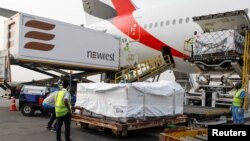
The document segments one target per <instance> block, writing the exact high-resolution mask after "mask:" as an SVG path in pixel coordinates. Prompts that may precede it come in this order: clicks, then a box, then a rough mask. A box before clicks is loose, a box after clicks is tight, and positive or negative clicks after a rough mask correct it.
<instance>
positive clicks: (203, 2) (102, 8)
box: [82, 0, 250, 72]
mask: <svg viewBox="0 0 250 141" xmlns="http://www.w3.org/2000/svg"><path fill="white" fill-rule="evenodd" d="M82 1H83V7H84V13H85V18H86V19H85V21H86V23H85V24H86V26H87V27H90V28H92V29H96V30H100V31H104V32H107V33H111V34H114V35H116V36H121V37H123V42H130V43H129V48H130V50H131V52H134V53H135V54H137V55H138V58H139V62H140V61H142V60H145V59H148V58H153V57H155V56H157V55H159V54H161V53H163V55H164V54H168V53H169V54H171V55H172V57H173V59H174V62H175V69H176V70H179V71H184V72H195V70H194V67H192V66H191V65H190V64H189V63H188V62H186V61H184V59H183V58H185V57H188V56H190V54H188V53H187V52H186V53H184V52H183V49H184V41H185V40H187V39H189V38H190V37H192V35H193V34H194V31H197V32H198V33H203V32H204V30H209V31H212V30H219V29H221V30H223V29H230V28H234V29H237V30H238V31H241V30H243V28H245V27H246V26H249V13H248V10H249V9H250V1H249V0H232V1H228V0H219V1H218V0H209V1H208V0H187V1H183V0H181V1H180V0H179V1H178V0H175V1H171V2H170V1H167V0H143V1H142V0H141V1H139V0H137V1H136V0H82ZM236 10H244V11H245V12H246V13H248V15H245V17H240V18H238V19H237V18H236V19H227V18H224V19H223V18H221V19H220V18H218V20H212V21H208V22H207V23H202V22H201V23H200V24H201V25H202V24H203V25H204V26H203V27H201V26H200V25H199V24H197V23H196V22H194V21H193V17H197V16H202V15H210V14H217V13H224V12H229V11H230V12H231V11H236ZM227 20H231V21H229V22H228V21H227ZM233 20H235V21H233ZM230 23H231V24H230ZM211 24H213V25H211ZM232 25H233V26H232ZM235 25H237V26H235Z"/></svg>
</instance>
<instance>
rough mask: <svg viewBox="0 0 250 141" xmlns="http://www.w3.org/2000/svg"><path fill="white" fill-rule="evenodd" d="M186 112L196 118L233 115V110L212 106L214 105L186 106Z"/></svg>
mask: <svg viewBox="0 0 250 141" xmlns="http://www.w3.org/2000/svg"><path fill="white" fill-rule="evenodd" d="M184 114H186V115H188V116H189V117H191V118H196V119H207V118H214V117H220V116H222V115H223V116H225V115H231V111H230V110H229V109H228V108H212V107H201V106H190V105H185V106H184Z"/></svg>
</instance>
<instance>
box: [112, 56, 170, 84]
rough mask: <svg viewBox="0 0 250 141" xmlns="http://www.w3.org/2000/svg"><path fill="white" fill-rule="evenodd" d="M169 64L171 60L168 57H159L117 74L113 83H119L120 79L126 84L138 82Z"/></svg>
mask: <svg viewBox="0 0 250 141" xmlns="http://www.w3.org/2000/svg"><path fill="white" fill-rule="evenodd" d="M170 64H171V59H170V56H169V55H166V56H164V57H162V56H161V55H159V56H157V57H155V58H152V59H149V60H145V61H143V62H141V63H139V64H135V65H133V66H131V67H129V68H126V69H123V70H121V71H120V72H117V73H116V74H115V83H119V82H120V81H121V80H122V79H124V81H126V82H132V81H139V80H140V79H142V78H143V77H145V76H148V75H150V74H153V73H155V72H157V71H159V69H161V68H162V67H163V66H166V65H170Z"/></svg>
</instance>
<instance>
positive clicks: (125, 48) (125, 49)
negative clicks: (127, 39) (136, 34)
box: [123, 43, 129, 52]
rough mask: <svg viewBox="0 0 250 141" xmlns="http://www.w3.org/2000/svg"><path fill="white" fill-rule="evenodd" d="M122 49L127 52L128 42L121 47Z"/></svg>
mask: <svg viewBox="0 0 250 141" xmlns="http://www.w3.org/2000/svg"><path fill="white" fill-rule="evenodd" d="M123 50H124V51H125V52H129V47H128V43H126V46H125V47H124V48H123Z"/></svg>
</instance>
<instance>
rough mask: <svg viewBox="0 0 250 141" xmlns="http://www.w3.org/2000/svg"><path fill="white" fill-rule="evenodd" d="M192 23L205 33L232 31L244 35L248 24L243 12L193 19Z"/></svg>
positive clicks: (249, 23)
mask: <svg viewBox="0 0 250 141" xmlns="http://www.w3.org/2000/svg"><path fill="white" fill-rule="evenodd" d="M193 21H194V22H196V23H197V24H199V25H200V27H201V28H202V29H203V31H205V32H215V31H221V30H228V29H234V30H236V31H238V32H239V33H240V34H242V35H243V34H245V31H246V29H248V28H249V25H250V22H249V18H248V15H247V13H246V12H245V11H244V10H237V11H231V12H225V13H217V14H211V15H203V16H198V17H193Z"/></svg>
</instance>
